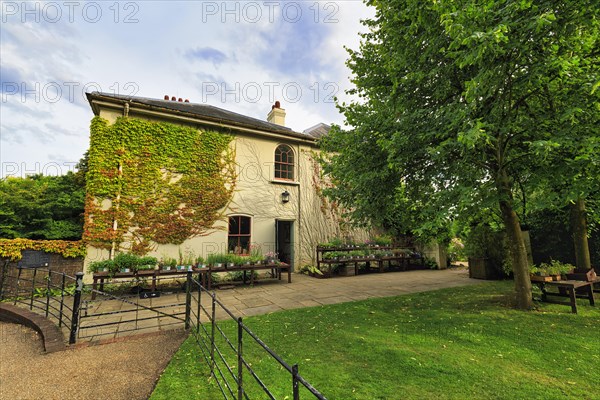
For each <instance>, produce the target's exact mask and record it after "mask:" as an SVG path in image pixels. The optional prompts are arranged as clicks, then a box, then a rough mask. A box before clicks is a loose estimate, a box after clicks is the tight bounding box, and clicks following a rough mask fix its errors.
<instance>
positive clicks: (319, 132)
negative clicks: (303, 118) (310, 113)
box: [302, 122, 331, 139]
mask: <svg viewBox="0 0 600 400" xmlns="http://www.w3.org/2000/svg"><path fill="white" fill-rule="evenodd" d="M330 129H331V126H329V125H327V124H324V123H322V122H321V123H318V124H317V125H315V126H311V127H310V128H308V129H305V130H304V131H303V132H302V133H304V134H305V135H309V136H312V137H314V138H316V139H320V138H322V137H323V136H325V135H327V134H328V133H329V130H330Z"/></svg>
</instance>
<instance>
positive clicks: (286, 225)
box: [275, 220, 294, 270]
mask: <svg viewBox="0 0 600 400" xmlns="http://www.w3.org/2000/svg"><path fill="white" fill-rule="evenodd" d="M293 226H294V221H281V220H275V251H276V252H277V254H279V260H281V261H283V262H284V263H286V264H290V265H291V266H292V270H293V262H294V241H293V232H294V230H293Z"/></svg>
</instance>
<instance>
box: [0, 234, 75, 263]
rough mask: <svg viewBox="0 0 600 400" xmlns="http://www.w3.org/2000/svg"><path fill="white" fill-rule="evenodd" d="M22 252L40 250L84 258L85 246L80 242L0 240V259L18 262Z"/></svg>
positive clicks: (67, 256)
mask: <svg viewBox="0 0 600 400" xmlns="http://www.w3.org/2000/svg"><path fill="white" fill-rule="evenodd" d="M23 250H41V251H45V252H46V253H54V254H60V255H61V256H63V257H65V258H69V257H70V258H75V257H85V254H86V246H85V244H84V243H83V242H82V241H66V240H30V239H0V257H2V258H8V259H9V260H11V261H18V260H20V259H21V257H22V251H23Z"/></svg>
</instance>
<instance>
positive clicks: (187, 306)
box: [185, 269, 192, 331]
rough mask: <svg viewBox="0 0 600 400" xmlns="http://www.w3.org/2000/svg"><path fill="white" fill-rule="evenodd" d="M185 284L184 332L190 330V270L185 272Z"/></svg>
mask: <svg viewBox="0 0 600 400" xmlns="http://www.w3.org/2000/svg"><path fill="white" fill-rule="evenodd" d="M186 278H187V280H186V283H185V330H186V331H187V330H188V329H190V315H191V311H192V270H191V269H190V270H188V272H187V277H186Z"/></svg>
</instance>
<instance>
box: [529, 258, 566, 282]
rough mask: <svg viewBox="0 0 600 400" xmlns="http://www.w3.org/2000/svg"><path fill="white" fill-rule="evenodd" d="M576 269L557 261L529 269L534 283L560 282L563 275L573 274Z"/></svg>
mask: <svg viewBox="0 0 600 400" xmlns="http://www.w3.org/2000/svg"><path fill="white" fill-rule="evenodd" d="M574 269H575V267H574V266H573V265H571V264H568V263H562V262H560V261H557V260H550V263H541V264H540V265H538V266H535V265H533V266H531V268H530V269H529V271H530V273H531V275H530V277H531V280H532V281H542V282H547V281H559V280H561V279H562V275H566V274H568V273H571V272H572V271H573V270H574Z"/></svg>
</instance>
